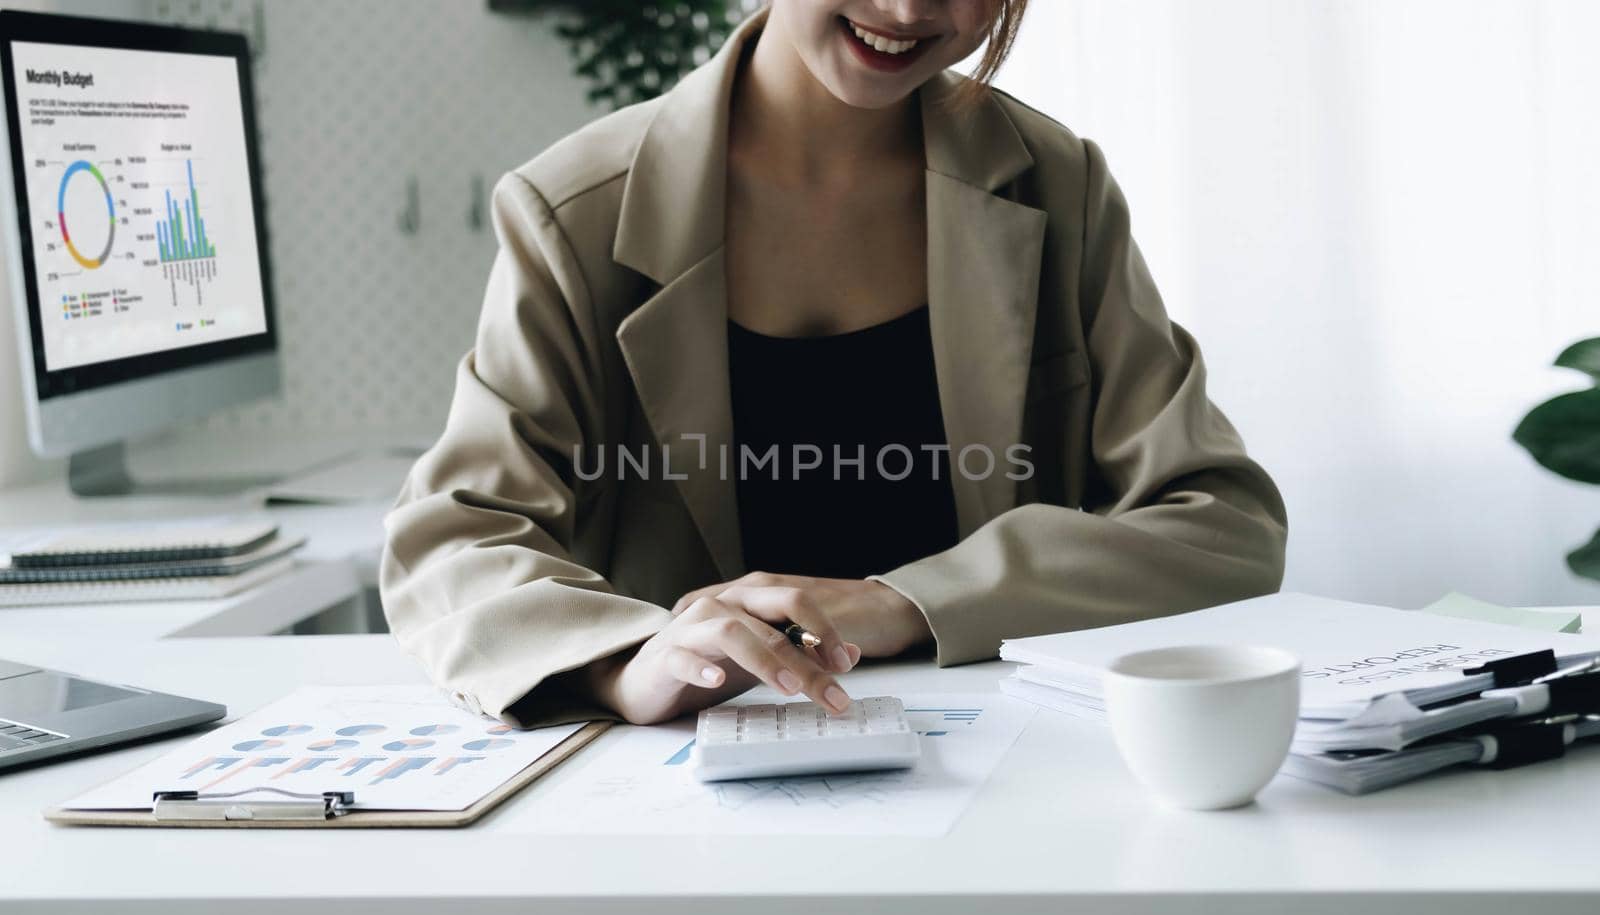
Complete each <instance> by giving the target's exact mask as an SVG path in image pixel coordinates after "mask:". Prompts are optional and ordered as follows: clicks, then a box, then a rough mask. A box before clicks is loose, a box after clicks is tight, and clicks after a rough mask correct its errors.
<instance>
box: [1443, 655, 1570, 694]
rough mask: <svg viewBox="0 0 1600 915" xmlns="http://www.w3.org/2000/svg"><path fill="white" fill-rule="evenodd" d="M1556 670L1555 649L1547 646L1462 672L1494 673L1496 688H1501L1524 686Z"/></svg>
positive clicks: (1472, 673) (1471, 673)
mask: <svg viewBox="0 0 1600 915" xmlns="http://www.w3.org/2000/svg"><path fill="white" fill-rule="evenodd" d="M1555 671H1556V653H1555V650H1554V649H1552V648H1546V649H1544V650H1543V651H1530V652H1528V653H1527V654H1518V655H1512V656H1511V657H1509V658H1499V659H1498V660H1494V661H1489V662H1487V663H1485V664H1480V665H1478V666H1477V667H1469V668H1467V669H1466V670H1463V671H1462V673H1463V674H1465V675H1467V676H1469V677H1470V676H1473V675H1474V674H1493V675H1494V688H1496V689H1501V688H1504V687H1507V686H1522V685H1523V684H1526V683H1529V682H1532V681H1533V679H1534V678H1535V677H1542V676H1544V675H1546V674H1552V673H1555Z"/></svg>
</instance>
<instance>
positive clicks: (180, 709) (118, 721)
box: [0, 660, 228, 771]
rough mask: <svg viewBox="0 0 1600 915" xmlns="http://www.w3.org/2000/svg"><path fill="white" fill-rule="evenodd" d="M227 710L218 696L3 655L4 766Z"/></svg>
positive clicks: (0, 720) (0, 722) (0, 750)
mask: <svg viewBox="0 0 1600 915" xmlns="http://www.w3.org/2000/svg"><path fill="white" fill-rule="evenodd" d="M227 713H228V710H227V709H226V708H224V707H223V706H220V705H217V704H216V703H214V702H201V701H199V700H196V699H185V698H183V697H181V696H169V695H166V694H165V693H153V692H150V691H149V690H143V689H138V688H136V687H132V686H112V685H111V684H109V683H99V682H97V681H94V680H85V679H83V678H82V677H74V676H73V675H71V674H66V673H62V672H60V671H56V670H47V669H45V668H42V667H34V666H32V665H29V664H18V663H16V662H14V661H6V660H0V771H3V770H5V769H10V768H12V767H14V766H20V765H24V764H31V763H35V762H38V761H40V760H43V759H49V758H50V757H52V756H64V755H66V754H68V753H77V752H80V751H82V750H90V749H94V748H96V747H104V746H109V745H111V744H114V743H123V742H125V741H129V740H136V739H138V738H140V737H148V736H150V735H152V734H161V733H163V732H166V731H173V730H177V729H178V728H184V727H189V726H191V725H196V724H201V723H203V722H207V721H216V720H217V719H219V718H221V717H222V716H224V715H226V714H227Z"/></svg>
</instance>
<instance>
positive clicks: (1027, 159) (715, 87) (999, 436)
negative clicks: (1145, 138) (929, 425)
mask: <svg viewBox="0 0 1600 915" xmlns="http://www.w3.org/2000/svg"><path fill="white" fill-rule="evenodd" d="M759 26H760V20H759V17H758V18H757V19H753V20H751V21H750V22H748V23H746V24H745V25H744V26H743V27H741V28H740V30H739V31H738V32H737V33H736V34H735V35H734V36H733V37H732V38H731V39H730V40H729V42H728V43H727V46H726V47H724V48H723V50H722V51H721V52H720V53H719V54H717V55H716V57H715V58H714V59H712V60H711V61H710V62H709V63H707V64H705V65H704V66H702V67H700V68H699V69H697V70H695V71H694V72H693V73H691V74H689V75H688V76H687V77H686V78H685V79H684V80H683V81H682V82H681V83H680V84H679V85H678V86H677V87H676V88H675V89H673V90H672V91H671V92H669V93H668V94H667V95H665V96H664V97H662V98H659V99H656V100H653V101H650V102H647V103H644V104H641V105H636V106H633V107H630V108H626V109H623V110H621V111H618V112H616V113H614V114H612V115H609V116H607V117H604V118H601V119H600V120H598V121H596V122H595V123H593V124H590V125H589V126H587V127H585V128H583V129H582V130H580V131H578V132H577V133H575V134H573V135H572V136H570V137H567V138H566V139H564V140H562V141H560V142H558V143H556V144H555V145H554V146H552V147H551V148H550V149H549V150H547V151H546V152H544V153H543V154H542V155H540V156H539V157H537V158H535V159H534V160H533V161H531V162H529V163H528V164H526V165H524V166H522V167H521V168H518V169H517V170H515V171H514V172H511V173H510V174H508V175H506V176H505V177H504V178H503V179H501V181H500V182H499V184H498V185H497V186H496V187H495V190H494V206H493V213H494V224H495V229H496V232H497V233H498V236H499V239H500V245H501V248H500V253H499V256H498V257H497V259H496V260H495V263H494V267H493V269H492V271H491V273H490V276H489V282H488V289H487V291H486V293H485V297H484V304H483V312H482V316H481V318H480V322H479V327H478V333H477V341H476V345H475V346H474V348H473V349H472V351H471V352H469V353H467V355H466V356H465V358H463V359H462V361H461V364H460V367H459V369H458V371H457V375H456V391H455V396H454V401H453V403H452V404H451V407H450V416H449V420H448V422H447V423H446V426H445V430H444V432H443V434H442V435H441V437H440V438H439V440H438V442H437V443H436V444H435V445H434V446H433V448H432V449H430V450H429V451H428V452H427V453H426V454H425V455H424V456H423V457H422V458H421V459H420V460H419V461H418V462H417V464H416V466H415V468H414V469H413V470H412V472H411V474H410V476H409V478H408V479H407V481H406V483H405V486H404V488H403V490H402V492H401V494H400V497H399V500H398V502H397V504H396V505H395V507H394V510H393V511H392V513H391V514H390V515H389V516H388V518H387V520H386V527H387V531H388V543H387V549H386V550H385V553H384V556H383V562H382V575H381V579H382V592H383V604H384V609H385V611H386V613H387V614H388V618H389V623H390V625H391V627H392V629H393V631H394V633H395V635H396V637H397V638H398V639H399V640H400V643H401V644H402V645H403V646H404V648H405V649H406V651H408V652H409V653H410V654H411V655H412V656H414V657H415V658H416V659H417V660H418V661H419V662H420V663H421V664H422V666H423V667H424V668H426V670H427V672H428V674H429V675H430V676H431V677H432V678H433V679H434V680H435V681H436V682H437V683H438V684H440V685H441V686H443V687H444V688H446V689H447V690H450V691H451V692H452V693H453V694H454V696H455V697H456V699H457V701H458V702H461V703H462V704H464V705H466V706H467V707H469V708H473V709H479V710H482V711H484V712H487V713H489V714H493V715H499V716H502V717H504V718H505V719H506V720H508V721H511V722H513V723H517V724H522V725H527V726H532V725H537V724H546V723H553V722H556V721H561V720H572V719H576V718H581V717H587V716H593V715H594V714H596V711H595V710H594V709H592V708H588V707H585V706H584V704H583V702H582V700H580V699H579V698H577V697H573V696H570V695H563V694H561V692H560V690H559V689H558V688H557V687H555V686H554V685H552V684H546V685H545V686H544V687H543V688H541V684H542V683H544V682H545V681H546V680H547V679H548V678H550V677H551V676H552V675H554V674H557V673H560V672H563V671H568V670H572V669H575V668H578V667H580V666H582V665H585V664H588V663H589V662H591V661H593V660H595V659H597V658H601V657H604V656H606V655H609V654H612V653H614V652H617V651H620V650H622V649H625V648H627V647H629V646H631V645H634V644H636V643H638V642H640V641H642V640H644V639H646V638H648V637H649V636H650V635H651V634H652V633H654V632H656V631H657V630H658V629H660V628H661V627H662V626H663V625H664V624H665V623H666V622H667V621H668V619H669V615H668V612H667V610H666V609H664V608H666V607H670V606H671V605H672V604H673V602H674V601H675V600H676V599H677V598H678V597H679V596H681V595H682V594H684V593H685V592H687V591H690V590H692V589H694V588H696V587H699V586H702V585H705V584H708V583H712V582H715V581H720V580H728V579H732V578H735V577H737V576H739V575H741V574H743V573H745V572H747V571H753V570H748V569H746V568H745V565H744V562H743V560H742V557H741V555H740V543H739V524H738V515H737V512H738V507H737V505H736V503H735V492H734V481H733V479H732V478H731V477H728V478H724V476H723V475H722V474H721V473H719V472H717V463H718V462H717V459H716V454H717V450H718V448H719V446H722V445H727V444H729V443H730V442H731V441H732V421H731V419H730V416H731V407H730V397H729V385H728V354H727V324H726V322H727V302H726V295H725V285H724V270H723V266H724V264H723V257H724V254H723V221H724V195H725V184H726V175H725V172H726V145H727V144H726V136H727V129H728V104H729V93H730V89H731V86H732V82H733V79H734V76H735V73H736V70H737V63H738V59H739V55H738V50H739V48H740V46H742V45H743V44H744V43H746V42H747V41H749V40H750V39H751V38H752V37H753V36H754V35H755V34H757V32H758V29H759ZM962 79H963V77H960V76H957V75H954V74H950V73H946V74H944V75H941V76H940V77H938V78H936V79H934V80H933V81H931V82H930V83H929V84H928V85H927V86H925V87H924V88H923V89H922V90H921V91H920V93H919V95H920V105H921V109H922V117H923V130H924V135H925V144H926V158H927V222H928V245H927V258H928V297H929V302H928V307H929V311H930V321H931V324H932V335H933V347H934V361H935V365H936V374H937V378H938V385H939V399H940V406H941V408H942V411H943V414H944V426H945V430H946V432H947V434H948V436H949V444H950V446H951V448H952V455H954V454H955V453H956V452H959V451H960V450H961V449H962V448H963V447H965V446H968V445H975V444H981V445H986V446H987V447H988V448H989V449H990V451H991V452H992V453H993V454H995V455H1000V456H1003V455H1005V454H1006V449H1007V448H1008V447H1009V446H1011V445H1013V444H1016V443H1024V444H1026V445H1028V446H1029V447H1031V449H1032V450H1031V457H1030V459H1031V463H1032V464H1033V465H1034V467H1035V470H1034V473H1033V476H1032V478H1031V479H1027V480H1023V481H1020V482H1018V481H1015V480H1012V479H1009V478H1008V477H1007V475H1006V474H1004V473H993V474H990V475H987V476H984V477H980V476H979V475H977V474H974V475H972V478H970V479H969V478H968V476H967V475H963V474H955V473H953V474H952V475H951V479H952V485H953V486H954V489H955V499H956V510H957V516H958V521H959V527H960V533H961V536H962V540H961V542H960V543H959V544H958V545H956V546H955V547H953V548H951V549H950V550H948V551H946V552H943V553H940V554H938V555H934V556H930V557H928V558H926V559H923V560H920V561H918V562H913V563H911V564H910V565H906V566H903V567H901V568H898V569H885V570H883V574H882V575H881V576H878V577H877V578H878V580H880V581H882V582H884V583H885V584H888V585H889V586H891V587H893V588H894V589H896V590H897V591H899V592H901V593H902V594H904V595H905V596H906V597H908V598H909V599H910V600H911V601H912V602H914V603H915V604H916V605H917V606H918V607H920V608H921V609H922V611H923V612H924V613H925V614H926V615H927V618H928V622H929V624H930V626H931V627H932V630H933V633H934V637H935V639H936V641H937V657H938V663H939V664H941V665H947V664H957V663H961V662H965V661H973V660H978V659H983V658H991V657H994V656H995V654H996V652H997V650H998V648H999V645H1000V640H1001V639H1004V638H1010V637H1014V636H1025V635H1033V634H1038V633H1045V632H1057V631H1062V630H1069V629H1078V628H1084V627H1091V626H1103V625H1106V624H1109V623H1121V622H1126V621H1130V620H1136V619H1141V618H1145V617H1150V616H1157V615H1161V614H1167V613H1173V612H1177V611H1181V610H1189V609H1194V608H1198V607H1203V606H1210V605H1213V604H1218V603H1223V602H1226V601H1230V600H1235V599H1240V598H1245V597H1249V596H1254V595H1257V594H1261V593H1265V592H1269V591H1273V590H1276V589H1277V587H1278V585H1279V583H1280V580H1281V576H1282V569H1283V555H1284V539H1285V530H1286V521H1285V513H1284V506H1283V502H1282V500H1281V498H1280V497H1279V495H1278V492H1277V489H1276V488H1275V487H1274V485H1273V483H1272V481H1271V480H1270V479H1269V478H1268V476H1267V475H1266V473H1265V472H1263V471H1262V469H1261V468H1260V467H1259V466H1257V465H1256V464H1255V463H1254V462H1252V461H1251V460H1250V459H1249V458H1247V457H1246V455H1245V450H1244V447H1243V445H1242V443H1241V442H1240V440H1239V437H1238V435H1237V434H1236V433H1235V432H1234V430H1233V428H1232V427H1231V426H1230V425H1229V423H1228V421H1227V420H1226V419H1225V418H1224V417H1223V415H1222V414H1221V413H1220V412H1218V410H1217V408H1216V407H1214V406H1213V405H1212V404H1211V402H1210V401H1209V400H1207V398H1206V393H1205V369H1204V367H1203V366H1202V363H1201V359H1200V353H1199V350H1198V349H1197V348H1196V346H1195V342H1194V340H1193V339H1192V338H1191V337H1190V336H1189V335H1188V334H1187V333H1185V332H1184V331H1183V329H1182V328H1180V327H1178V326H1177V325H1175V324H1172V323H1171V322H1170V321H1169V320H1168V319H1167V315H1166V312H1165V310H1164V308H1163V306H1162V302H1161V297H1160V295H1159V294H1158V293H1157V291H1156V287H1155V284H1154V283H1153V282H1152V281H1151V278H1150V274H1149V272H1148V270H1147V269H1146V267H1145V264H1144V261H1143V259H1142V257H1141V256H1140V254H1139V250H1138V248H1137V247H1136V246H1135V245H1134V242H1133V239H1132V238H1131V237H1130V235H1129V228H1128V209H1127V206H1126V204H1125V202H1124V200H1123V195H1122V193H1121V191H1120V190H1119V189H1118V188H1117V185H1116V183H1115V182H1114V181H1113V180H1112V178H1111V175H1110V174H1109V173H1108V172H1107V170H1106V164H1105V160H1104V159H1103V158H1102V156H1101V153H1100V150H1099V149H1098V148H1097V147H1096V146H1095V145H1094V144H1093V143H1092V142H1089V141H1087V140H1081V139H1079V138H1078V137H1076V136H1074V135H1073V134H1072V133H1071V132H1069V131H1068V130H1067V129H1066V128H1064V127H1062V126H1061V125H1059V124H1057V123H1055V122H1054V121H1051V120H1050V119H1049V118H1046V117H1044V116H1043V115H1041V114H1039V113H1038V112H1035V111H1033V110H1032V109H1030V108H1028V107H1026V106H1024V105H1022V104H1020V103H1018V102H1017V101H1015V100H1014V99H1011V98H1009V97H1007V96H1004V95H1001V94H998V93H997V94H995V95H994V96H993V97H992V98H990V99H988V100H986V101H984V102H983V103H981V104H980V105H979V106H978V107H977V108H976V109H975V110H969V111H961V112H958V111H957V110H956V109H953V108H951V107H950V106H948V105H947V104H945V99H946V97H947V96H948V94H949V93H950V92H951V91H952V90H953V89H954V88H955V87H956V86H957V85H958V84H959V83H960V82H961V81H962ZM701 436H703V438H702V437H701ZM617 445H622V446H624V447H625V448H627V449H628V450H629V453H631V454H638V453H639V452H640V449H641V447H648V448H650V449H652V452H651V453H652V454H653V455H655V457H656V459H657V465H656V466H655V467H654V468H653V469H654V470H656V471H659V470H660V467H659V459H660V457H661V454H662V453H663V452H664V453H665V454H666V456H667V459H668V460H669V464H668V468H669V469H670V471H671V473H672V475H673V476H680V475H681V476H686V477H687V479H664V478H663V475H662V473H660V472H652V473H651V475H650V479H648V480H645V479H640V478H639V475H638V474H637V473H629V474H626V475H625V476H624V478H623V479H621V480H618V479H617V475H616V474H614V473H607V474H605V475H603V476H601V477H600V478H599V479H596V480H594V481H592V482H589V481H585V480H583V479H580V478H579V475H578V474H577V473H576V470H578V469H580V468H579V467H578V466H575V461H574V455H575V454H576V452H575V447H582V448H583V449H585V450H584V452H583V453H584V454H585V455H586V458H585V464H587V465H589V469H591V470H592V469H593V464H592V462H593V461H594V460H595V456H594V455H595V454H596V449H598V448H600V447H604V448H606V449H610V450H612V451H613V452H614V450H615V447H616V446H617ZM735 453H737V452H735ZM703 454H704V455H706V456H707V457H708V458H709V460H707V461H705V465H706V466H707V467H708V470H707V471H703V472H695V468H697V467H699V466H701V457H702V455H703ZM608 466H609V465H608ZM684 468H690V472H688V473H686V474H685V473H683V470H684ZM589 475H591V474H588V473H586V474H585V476H589ZM762 571H770V572H780V573H781V572H783V571H785V570H784V569H766V570H762Z"/></svg>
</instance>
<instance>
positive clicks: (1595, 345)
mask: <svg viewBox="0 0 1600 915" xmlns="http://www.w3.org/2000/svg"><path fill="white" fill-rule="evenodd" d="M1556 367H1557V368H1563V369H1577V370H1578V371H1580V372H1582V373H1584V374H1585V375H1588V376H1589V377H1590V378H1592V379H1594V381H1595V383H1596V384H1600V337H1591V338H1589V339H1588V340H1579V341H1578V342H1577V343H1574V344H1572V345H1571V346H1569V347H1567V348H1566V349H1564V350H1562V351H1561V355H1559V356H1557V357H1556Z"/></svg>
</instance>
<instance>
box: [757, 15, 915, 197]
mask: <svg viewBox="0 0 1600 915" xmlns="http://www.w3.org/2000/svg"><path fill="white" fill-rule="evenodd" d="M775 28H776V26H775V25H774V24H769V25H768V26H767V29H766V31H765V32H763V34H762V35H760V36H759V37H758V38H757V40H756V41H755V42H754V48H753V49H751V50H747V51H746V52H745V55H744V60H743V62H742V63H741V65H740V72H739V78H738V79H737V81H736V82H735V84H734V97H733V112H732V127H731V129H732V131H733V138H734V142H735V143H736V144H737V145H738V147H739V148H740V149H742V150H744V151H746V152H749V153H753V154H755V155H758V156H759V157H760V161H762V162H763V167H764V169H768V168H770V169H773V170H774V171H775V172H777V173H778V175H781V176H783V177H785V178H788V179H791V180H800V181H807V182H812V181H826V180H828V179H829V178H835V177H844V175H843V174H841V172H843V173H857V172H858V170H859V169H860V168H861V167H862V166H873V167H879V166H881V165H883V164H884V163H885V162H886V161H889V162H903V161H905V160H907V159H910V158H915V159H918V160H920V159H921V157H922V140H921V128H920V112H919V111H918V108H917V99H916V96H914V95H913V96H908V97H907V98H905V99H904V100H902V101H900V102H899V103H897V104H895V105H892V106H890V107H888V108H881V109H867V108H856V107H853V106H850V105H847V104H845V103H844V102H841V101H839V99H838V98H836V97H835V96H834V95H833V93H831V92H829V91H828V89H827V87H826V86H824V85H822V83H820V82H818V81H817V79H816V77H814V76H812V75H811V71H810V69H808V68H807V67H806V65H805V62H804V61H803V60H801V59H800V55H799V54H798V53H797V52H796V51H795V49H794V45H793V44H792V43H790V42H789V41H786V40H783V36H782V35H779V34H776V33H775V32H774V29H775ZM775 177H777V175H775Z"/></svg>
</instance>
